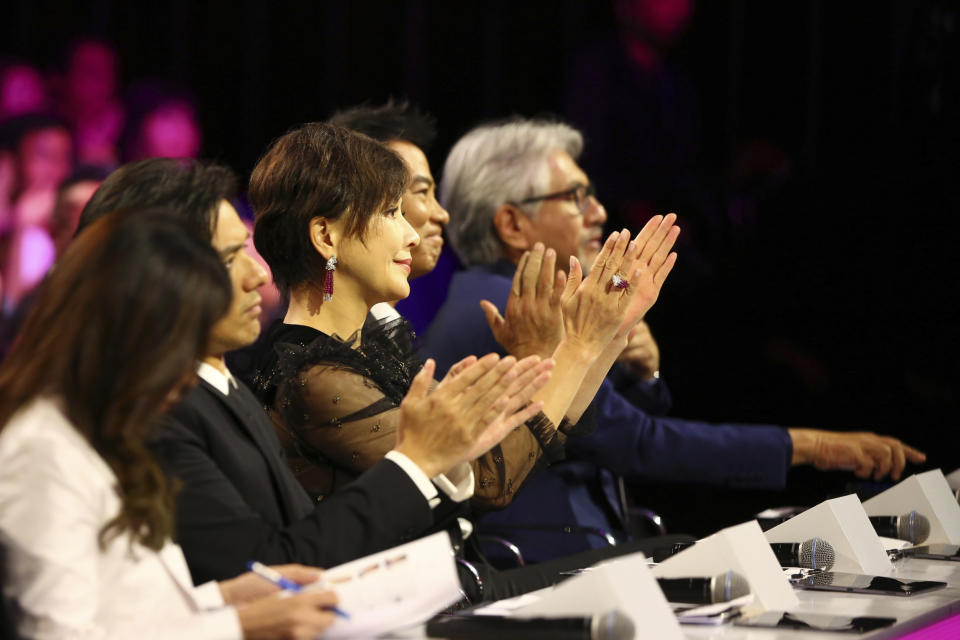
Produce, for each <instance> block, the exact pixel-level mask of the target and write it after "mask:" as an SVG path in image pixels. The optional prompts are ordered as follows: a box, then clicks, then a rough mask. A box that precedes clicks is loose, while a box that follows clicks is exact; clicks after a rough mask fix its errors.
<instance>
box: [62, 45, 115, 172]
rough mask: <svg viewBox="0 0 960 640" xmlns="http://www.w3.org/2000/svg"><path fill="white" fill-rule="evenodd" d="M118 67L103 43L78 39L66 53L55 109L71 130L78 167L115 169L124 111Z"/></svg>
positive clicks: (112, 49) (111, 51) (113, 55)
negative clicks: (57, 103)
mask: <svg viewBox="0 0 960 640" xmlns="http://www.w3.org/2000/svg"><path fill="white" fill-rule="evenodd" d="M117 67H118V61H117V54H116V52H115V50H114V48H113V46H112V45H110V44H109V43H107V42H105V41H103V40H99V39H96V38H82V39H78V40H76V41H75V42H74V43H73V45H72V46H71V47H70V48H69V50H68V53H67V59H66V61H65V68H64V72H63V73H64V75H63V77H62V79H61V86H60V95H59V105H58V107H59V112H60V114H61V115H62V116H63V117H64V119H66V121H67V122H69V123H70V125H71V126H72V127H73V131H74V138H75V142H76V148H77V159H78V160H79V162H80V163H81V164H98V165H106V166H116V164H117V162H118V160H119V157H118V153H117V143H118V142H119V140H120V134H121V132H122V131H123V125H124V107H123V103H122V102H121V101H120V99H119V97H118V84H119V82H118V71H117Z"/></svg>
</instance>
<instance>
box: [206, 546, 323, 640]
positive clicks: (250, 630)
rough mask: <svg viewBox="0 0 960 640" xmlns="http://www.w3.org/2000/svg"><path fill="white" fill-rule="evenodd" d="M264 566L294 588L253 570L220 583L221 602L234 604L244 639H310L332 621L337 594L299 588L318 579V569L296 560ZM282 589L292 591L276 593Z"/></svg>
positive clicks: (319, 575)
mask: <svg viewBox="0 0 960 640" xmlns="http://www.w3.org/2000/svg"><path fill="white" fill-rule="evenodd" d="M261 566H262V565H261ZM266 568H267V569H268V570H269V571H272V572H275V574H276V575H274V574H271V575H273V577H274V578H276V577H277V576H279V577H280V578H282V579H283V582H284V584H285V585H288V586H292V587H293V589H284V587H283V586H282V585H280V584H277V582H276V581H275V580H271V579H265V578H264V577H263V576H261V575H260V574H257V573H254V572H251V573H245V574H243V575H241V576H238V577H236V578H233V579H232V580H225V581H223V582H220V583H219V586H220V592H221V594H222V595H223V600H224V603H225V604H230V605H234V606H235V607H236V613H237V617H238V618H239V621H240V627H241V629H242V630H243V638H244V640H261V639H262V640H273V639H275V638H281V637H282V638H304V639H308V638H309V639H312V638H315V637H316V636H317V635H319V634H321V633H322V632H323V630H324V629H326V628H327V627H329V626H330V625H331V624H333V622H334V620H336V614H334V612H333V611H332V610H331V607H333V608H336V605H337V594H336V593H334V592H333V591H321V590H310V591H303V590H302V587H303V585H307V584H314V583H316V582H317V581H318V580H320V577H321V575H322V572H321V571H319V570H318V569H313V568H311V567H305V566H303V565H298V564H290V565H281V566H277V567H266ZM281 593H286V594H292V595H289V597H278V596H280V594H281ZM341 613H342V612H341Z"/></svg>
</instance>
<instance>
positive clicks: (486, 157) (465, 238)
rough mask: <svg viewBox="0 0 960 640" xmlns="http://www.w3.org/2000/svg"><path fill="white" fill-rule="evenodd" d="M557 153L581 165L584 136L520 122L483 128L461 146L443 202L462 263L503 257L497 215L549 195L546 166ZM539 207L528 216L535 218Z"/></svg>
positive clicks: (447, 172)
mask: <svg viewBox="0 0 960 640" xmlns="http://www.w3.org/2000/svg"><path fill="white" fill-rule="evenodd" d="M557 150H560V151H566V152H567V153H568V154H570V157H572V158H573V159H574V160H576V159H577V158H578V157H579V156H580V152H581V151H582V150H583V136H582V135H580V132H579V131H577V130H576V129H574V128H573V127H571V126H569V125H566V124H564V123H562V122H555V121H550V120H523V119H516V120H510V121H507V122H499V123H494V124H485V125H481V126H479V127H476V128H475V129H473V130H471V131H470V132H468V133H467V134H466V135H464V136H463V137H462V138H460V140H458V141H457V143H456V144H455V145H454V146H453V149H451V150H450V155H448V156H447V162H446V164H444V167H443V179H442V180H441V182H440V202H441V204H443V206H444V208H446V210H447V211H448V212H449V213H450V224H449V226H448V227H447V232H448V234H449V236H450V242H451V244H452V245H453V249H454V251H456V252H457V256H459V258H460V261H461V262H463V263H464V264H465V265H467V266H472V265H476V264H492V263H494V262H496V261H497V260H499V259H500V258H502V257H503V245H502V243H501V242H500V237H499V236H498V235H497V231H496V229H495V228H494V226H493V214H494V213H495V212H496V211H497V209H498V208H499V207H500V206H501V205H503V204H504V203H507V202H520V201H521V200H523V199H525V198H529V197H531V196H534V195H540V194H544V193H546V191H547V189H549V188H550V172H549V169H548V165H547V162H546V160H547V157H548V156H549V155H550V154H551V153H553V152H554V151H557ZM540 204H542V203H536V205H535V207H533V210H532V211H529V212H528V213H530V214H531V215H535V214H536V210H537V209H539V207H540Z"/></svg>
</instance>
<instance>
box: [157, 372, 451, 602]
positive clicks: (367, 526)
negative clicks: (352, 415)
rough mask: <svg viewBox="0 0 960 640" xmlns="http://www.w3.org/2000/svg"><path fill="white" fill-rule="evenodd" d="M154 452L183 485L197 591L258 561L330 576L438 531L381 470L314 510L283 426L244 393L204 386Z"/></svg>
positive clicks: (415, 497)
mask: <svg viewBox="0 0 960 640" xmlns="http://www.w3.org/2000/svg"><path fill="white" fill-rule="evenodd" d="M163 422H164V423H163V425H162V427H161V428H160V429H159V430H158V432H157V433H156V435H155V436H154V437H153V438H152V439H151V442H150V447H151V450H152V451H153V453H154V454H155V455H156V456H157V457H158V459H159V460H160V462H161V464H162V465H163V466H164V468H165V470H166V471H167V472H168V474H169V475H170V476H172V477H174V478H176V479H177V480H179V482H180V483H181V488H180V490H179V493H178V494H177V497H176V530H177V542H178V543H179V544H180V546H181V547H182V548H183V552H184V554H185V555H186V558H187V564H188V565H189V566H190V571H191V573H192V575H193V580H194V582H195V583H196V584H201V583H203V582H206V581H208V580H223V579H227V578H232V577H234V576H236V575H238V574H240V573H242V572H244V571H245V570H246V563H247V561H249V560H259V561H261V562H264V563H266V564H282V563H288V562H300V563H303V564H307V565H312V566H318V567H329V566H333V565H336V564H340V563H342V562H346V561H348V560H352V559H355V558H358V557H361V556H363V555H366V554H369V553H374V552H376V551H380V550H383V549H387V548H389V547H391V546H394V545H397V544H400V543H402V542H405V541H407V540H410V539H412V538H414V537H416V536H417V535H420V534H422V533H423V532H425V531H427V530H428V529H429V528H430V527H431V525H432V524H433V521H434V520H433V513H432V512H431V510H430V507H429V505H428V504H427V501H426V500H425V499H424V497H423V494H422V493H420V491H419V490H418V489H417V487H416V485H415V484H414V483H413V481H412V480H411V479H410V477H409V476H408V475H407V474H406V473H404V472H403V470H401V469H400V467H398V466H397V465H396V464H394V463H393V462H391V461H389V460H381V461H380V462H378V463H377V464H375V465H374V466H373V467H371V468H370V469H369V470H367V471H366V472H365V473H364V474H363V475H361V476H360V477H359V478H358V479H357V480H356V481H354V482H352V483H351V484H349V485H347V486H346V487H343V488H342V489H340V490H338V491H337V492H336V493H335V494H333V495H330V496H328V497H326V498H325V499H324V500H323V501H322V502H320V503H319V504H318V503H314V502H313V501H312V500H311V499H310V498H309V497H308V496H307V493H306V492H305V491H304V490H303V488H302V487H301V486H300V484H299V483H298V482H297V480H296V478H295V477H294V476H293V473H292V472H291V471H290V469H289V468H288V467H287V464H286V461H285V459H284V457H283V453H282V450H281V446H280V442H279V440H278V439H277V435H276V433H275V432H274V429H273V423H272V422H271V420H270V418H269V416H268V415H267V414H266V412H265V411H264V410H263V408H262V407H261V405H260V403H259V402H258V401H257V400H256V398H255V397H254V396H253V394H252V393H251V392H250V390H249V389H247V388H246V387H245V386H244V385H243V384H242V383H241V384H240V386H239V388H238V389H231V391H230V395H229V396H224V395H223V394H222V393H220V392H219V391H218V390H217V389H215V388H214V387H212V386H210V385H209V384H208V383H207V382H206V381H204V380H201V381H200V382H199V384H198V385H197V387H195V388H194V389H192V390H191V391H190V392H189V393H188V394H187V395H186V397H185V398H184V399H183V400H182V401H181V402H180V403H179V404H178V405H177V406H176V407H175V408H174V409H173V410H172V411H171V412H170V414H169V415H168V416H167V417H166V418H165V419H164V421H163Z"/></svg>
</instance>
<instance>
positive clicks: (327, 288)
mask: <svg viewBox="0 0 960 640" xmlns="http://www.w3.org/2000/svg"><path fill="white" fill-rule="evenodd" d="M325 269H326V270H327V273H326V274H324V276H323V301H324V302H329V301H330V300H333V272H334V271H336V270H337V259H336V257H335V256H330V259H329V260H327V266H326V267H325Z"/></svg>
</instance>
